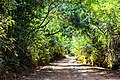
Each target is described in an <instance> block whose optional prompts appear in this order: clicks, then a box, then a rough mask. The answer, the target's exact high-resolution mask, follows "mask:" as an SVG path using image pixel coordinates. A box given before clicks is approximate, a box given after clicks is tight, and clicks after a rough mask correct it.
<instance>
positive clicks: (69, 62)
mask: <svg viewBox="0 0 120 80" xmlns="http://www.w3.org/2000/svg"><path fill="white" fill-rule="evenodd" d="M9 80H120V70H118V71H110V70H106V69H105V68H102V67H93V66H91V65H86V64H80V63H77V61H76V57H74V56H72V57H70V56H67V57H66V58H65V59H62V60H59V61H57V62H53V63H50V64H49V65H48V66H39V67H37V68H36V69H35V70H34V71H33V72H25V73H21V74H20V75H16V76H15V78H14V79H13V78H12V79H10V78H9Z"/></svg>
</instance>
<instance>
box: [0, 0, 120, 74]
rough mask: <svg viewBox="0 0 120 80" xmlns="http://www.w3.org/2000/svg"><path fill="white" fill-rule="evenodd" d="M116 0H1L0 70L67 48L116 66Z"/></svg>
mask: <svg viewBox="0 0 120 80" xmlns="http://www.w3.org/2000/svg"><path fill="white" fill-rule="evenodd" d="M119 6H120V1H119V0H1V1H0V75H3V74H4V73H5V71H9V70H14V71H16V70H20V69H21V68H26V67H34V66H38V65H45V64H47V63H49V62H51V61H54V60H57V59H60V58H62V57H64V56H65V54H68V53H71V55H75V56H77V57H78V60H79V61H80V62H81V63H86V64H92V65H97V66H102V67H108V68H113V69H114V68H119V67H120V7H119Z"/></svg>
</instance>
